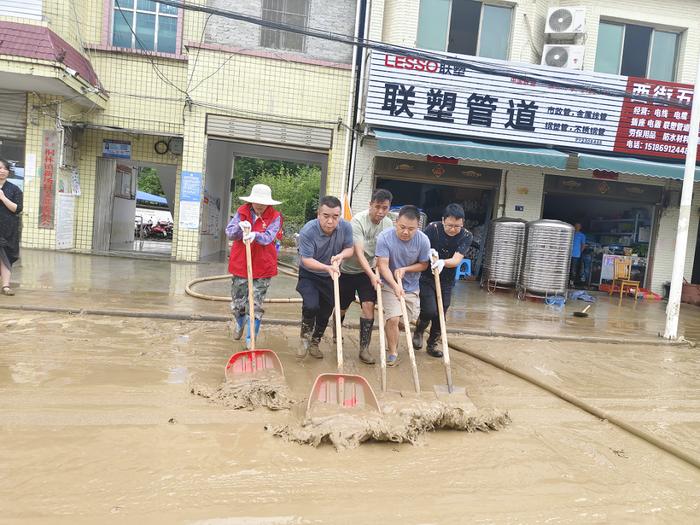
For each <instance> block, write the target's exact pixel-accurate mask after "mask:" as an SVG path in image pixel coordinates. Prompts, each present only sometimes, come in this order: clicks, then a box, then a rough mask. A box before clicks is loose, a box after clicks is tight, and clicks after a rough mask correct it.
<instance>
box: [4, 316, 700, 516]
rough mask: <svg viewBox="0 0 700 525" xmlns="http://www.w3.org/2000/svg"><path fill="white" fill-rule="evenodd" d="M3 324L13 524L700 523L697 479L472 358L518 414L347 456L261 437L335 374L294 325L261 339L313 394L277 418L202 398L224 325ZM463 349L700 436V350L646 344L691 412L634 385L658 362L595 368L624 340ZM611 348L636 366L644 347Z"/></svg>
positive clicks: (497, 402) (475, 390)
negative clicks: (303, 353) (489, 425)
mask: <svg viewBox="0 0 700 525" xmlns="http://www.w3.org/2000/svg"><path fill="white" fill-rule="evenodd" d="M0 331H1V332H2V350H1V351H0V515H1V516H2V521H3V523H66V524H67V523H70V524H76V523H77V524H81V523H109V522H115V523H116V522H120V523H122V522H129V523H198V524H215V525H219V524H222V525H223V524H234V525H238V524H243V523H253V524H265V525H268V524H301V523H389V524H391V523H402V524H428V523H458V522H463V523H505V524H511V523H513V524H514V523H576V524H578V523H692V522H694V521H696V520H697V516H698V515H699V510H700V509H698V506H699V503H698V502H699V501H700V471H698V470H697V469H694V468H692V467H690V466H688V465H687V464H686V463H683V462H681V461H679V460H677V459H675V458H673V457H671V456H669V455H668V454H666V453H665V452H662V451H660V450H658V449H656V448H655V447H653V446H651V445H649V444H647V443H646V442H643V441H641V440H639V439H637V438H635V437H632V436H630V435H629V434H627V433H625V432H623V431H621V430H619V429H618V428H616V427H615V426H613V425H611V424H609V423H607V422H605V421H600V420H597V419H596V418H594V417H592V416H590V415H588V414H586V413H584V412H582V411H580V410H578V409H576V408H574V407H572V406H571V405H568V404H566V403H565V402H563V401H561V400H559V399H557V398H555V397H553V396H552V395H550V394H547V393H546V392H544V391H542V390H540V389H538V388H536V387H534V386H532V385H530V384H528V383H525V382H523V381H521V380H519V379H517V378H515V377H513V376H511V375H508V374H506V373H503V372H501V371H498V370H496V369H494V368H493V367H491V366H489V365H486V364H483V363H481V362H480V361H477V360H475V359H472V358H469V357H467V356H464V355H461V354H457V353H454V354H453V356H452V360H453V373H454V380H455V384H456V385H459V386H466V388H467V391H468V392H469V396H470V399H471V400H472V401H473V402H474V404H475V405H476V406H477V407H478V408H479V409H485V408H489V407H497V408H500V409H503V410H507V411H508V413H509V414H510V417H511V419H512V423H511V424H510V425H508V426H507V427H506V428H504V429H503V430H500V431H498V432H489V433H484V432H475V433H466V432H457V431H440V432H435V433H428V434H425V435H424V436H423V437H422V438H421V439H420V441H419V443H418V444H417V445H411V444H394V443H365V444H362V445H361V446H360V447H358V448H356V449H352V450H347V451H344V452H337V451H336V450H335V449H334V448H333V447H332V446H330V445H322V446H320V447H318V448H314V447H311V446H308V445H299V444H297V443H292V442H287V441H285V440H283V439H280V438H277V437H275V436H273V435H272V434H271V433H270V432H267V431H266V430H265V426H266V425H284V424H293V423H296V422H298V421H299V418H301V417H302V415H303V408H302V406H303V401H304V400H305V399H306V397H307V396H308V393H309V390H310V388H311V384H312V382H313V379H314V378H315V377H316V375H318V374H319V373H321V372H328V371H334V370H335V358H334V357H333V355H334V354H333V352H334V347H332V345H331V343H330V341H324V342H323V344H322V348H323V350H324V352H325V358H324V359H323V360H316V359H312V358H309V357H307V358H306V359H305V360H304V361H302V362H297V360H296V358H295V357H294V354H295V347H296V338H295V336H296V330H294V329H291V328H280V327H272V326H269V325H267V326H266V325H263V328H262V332H261V335H262V337H261V338H260V341H259V345H260V347H262V348H270V349H273V350H275V351H276V352H278V354H279V356H280V359H281V360H282V363H283V365H284V368H285V373H286V379H287V384H288V386H289V389H290V391H291V393H292V395H293V396H294V398H295V399H298V400H300V401H301V403H300V404H299V405H297V406H295V407H294V408H293V409H292V410H290V411H275V412H272V411H269V410H265V409H257V410H255V411H248V410H232V409H229V408H226V407H225V406H222V405H221V404H217V403H212V402H210V401H209V400H207V399H205V398H202V397H199V396H194V395H192V394H191V393H190V388H189V385H191V384H192V383H193V382H196V383H198V384H204V385H209V386H210V387H211V388H215V387H216V386H217V385H219V384H221V382H222V381H223V379H224V366H225V364H226V362H227V360H228V358H229V356H230V354H232V353H233V352H234V351H236V350H239V349H240V344H239V343H233V342H231V341H229V340H228V339H227V336H226V329H225V326H224V324H223V323H204V322H178V321H162V320H144V319H122V318H108V317H89V316H67V315H54V314H46V313H26V312H11V311H3V312H0ZM329 333H330V330H329ZM461 342H462V343H465V342H466V343H468V344H470V345H474V347H478V348H483V350H484V351H485V352H489V353H493V354H498V353H500V355H501V356H502V357H503V358H504V359H508V360H512V361H513V362H514V363H516V364H522V365H523V366H526V367H529V368H533V369H535V370H540V373H541V374H543V375H544V376H545V377H546V378H549V379H550V380H552V381H553V382H555V384H557V386H559V387H562V388H564V387H568V386H569V385H571V387H572V389H574V390H575V391H577V392H575V393H578V394H580V395H583V394H590V395H589V398H595V399H598V400H600V401H601V402H607V401H609V400H615V401H616V402H618V403H619V404H620V405H624V404H628V403H629V404H631V406H632V412H631V413H632V414H636V416H635V417H641V415H642V414H643V415H644V417H645V418H646V420H647V422H649V421H650V420H652V419H654V413H655V412H656V413H660V414H662V415H661V416H660V417H659V418H658V421H659V423H658V424H659V425H661V426H663V425H664V421H668V422H669V423H668V424H667V425H665V426H664V429H665V430H664V431H665V432H667V433H668V434H669V436H670V437H672V438H673V439H674V440H675V443H676V444H677V445H679V446H686V447H689V449H692V448H693V447H694V446H697V436H696V435H695V434H694V431H695V427H694V426H693V424H692V421H691V424H690V425H685V426H684V425H683V424H682V422H683V421H684V420H685V419H686V418H689V417H690V418H694V417H695V416H696V415H697V408H695V409H694V411H693V410H691V408H690V406H689V405H690V403H691V402H695V401H696V399H697V398H696V397H693V396H697V391H694V392H692V391H689V392H688V393H687V396H686V394H684V393H683V392H681V391H680V389H681V388H688V389H690V390H692V389H693V388H694V385H696V383H694V382H693V381H692V380H691V379H690V378H686V377H685V376H684V375H683V370H684V369H683V366H682V362H683V361H685V362H688V363H689V364H688V366H689V370H690V371H693V373H694V371H696V369H695V368H693V367H694V366H697V360H696V358H694V357H693V355H692V354H675V353H673V352H676V351H677V350H673V349H670V348H669V349H664V350H656V347H645V348H644V349H643V351H644V352H662V351H663V352H671V354H669V353H667V354H665V358H666V359H674V360H675V361H673V362H672V363H671V362H670V361H664V360H663V359H664V358H659V359H660V362H661V363H666V365H667V366H668V367H669V368H670V370H671V371H672V372H673V373H674V374H676V375H677V377H675V378H674V379H673V381H671V379H669V384H668V385H666V386H667V387H668V390H672V391H673V392H675V395H676V396H677V397H680V398H682V399H686V400H687V402H688V403H687V404H684V403H681V402H679V403H675V402H671V401H670V397H671V396H672V394H671V393H670V392H665V393H664V394H663V395H661V392H662V390H663V386H664V385H659V386H656V385H657V384H656V383H655V384H654V385H655V386H654V387H653V388H654V390H653V391H652V392H651V394H649V393H648V392H645V388H644V385H640V384H638V382H639V381H640V379H644V378H650V377H653V376H654V375H655V374H657V375H658V369H657V370H656V372H655V371H654V370H653V369H649V368H650V367H654V366H656V365H658V362H657V361H655V360H653V359H651V358H646V359H641V362H638V361H634V364H630V365H629V366H627V367H626V368H623V369H621V370H619V371H618V372H617V373H615V370H614V366H613V364H612V363H610V362H608V363H607V364H605V366H602V367H601V366H598V364H597V363H596V362H595V360H596V359H602V358H603V357H604V356H605V355H606V352H608V353H609V352H610V349H609V348H607V349H606V348H600V349H598V348H597V347H596V348H593V347H591V345H588V346H584V345H580V349H579V348H578V347H576V345H574V346H573V347H571V345H568V344H566V343H559V344H555V343H548V342H542V341H539V342H538V341H518V342H517V344H514V343H513V342H512V341H510V340H506V339H480V338H469V339H462V340H461ZM374 345H376V337H375V341H374ZM345 346H346V354H345V355H346V363H347V366H346V372H348V373H361V374H363V375H365V376H366V377H367V378H368V380H369V381H370V383H371V384H372V385H373V387H374V388H375V389H377V388H378V384H379V372H378V369H377V368H376V367H367V366H365V365H362V364H360V362H359V360H358V359H357V351H356V349H357V336H356V334H354V333H351V332H350V333H347V334H346V335H345ZM603 346H606V345H603ZM607 346H609V347H614V348H615V349H616V350H615V351H616V352H617V353H618V354H619V357H620V360H619V362H622V363H624V362H625V361H624V360H623V359H622V357H624V356H625V355H627V356H628V357H630V356H634V355H635V352H637V350H636V349H633V348H627V347H625V345H607ZM589 347H590V348H591V349H590V350H587V351H584V349H585V348H589ZM570 348H573V350H577V349H578V350H580V351H578V352H574V351H570V350H569V349H570ZM547 349H549V351H547ZM678 351H684V350H678ZM375 353H376V347H375ZM695 355H697V354H695ZM417 358H418V365H419V369H420V375H421V382H422V388H423V391H424V394H423V395H424V396H426V395H429V391H430V390H431V389H432V386H433V385H434V384H441V383H444V381H445V379H444V374H443V371H442V367H441V366H440V362H439V361H437V360H434V359H432V358H430V357H427V356H426V355H425V353H419V355H418V356H417ZM679 361H681V362H679ZM671 365H673V366H671ZM645 367H646V368H645ZM696 377H697V375H696ZM388 378H389V388H390V389H392V390H396V391H404V392H410V390H411V389H412V383H411V374H410V369H409V366H408V360H404V361H403V362H402V364H401V365H400V366H399V367H398V368H396V369H390V370H389V371H388ZM627 387H629V388H627ZM646 390H648V388H647V389H646ZM623 391H624V393H620V392H623ZM596 392H598V393H600V395H598V396H597V397H596V396H595V395H593V394H595V393H596ZM616 392H617V393H618V395H615V393H616ZM684 396H685V397H684ZM696 406H697V403H696ZM673 414H677V415H675V416H674V415H673ZM664 418H666V419H664ZM649 425H650V426H653V425H652V424H651V423H649ZM693 439H695V441H694V442H693Z"/></svg>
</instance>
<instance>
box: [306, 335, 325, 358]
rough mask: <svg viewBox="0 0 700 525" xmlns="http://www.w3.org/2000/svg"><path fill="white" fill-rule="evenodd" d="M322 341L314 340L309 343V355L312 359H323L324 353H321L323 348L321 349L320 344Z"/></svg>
mask: <svg viewBox="0 0 700 525" xmlns="http://www.w3.org/2000/svg"><path fill="white" fill-rule="evenodd" d="M320 342H321V341H319V340H317V339H312V340H311V341H310V342H309V355H310V356H311V357H315V358H316V359H323V352H321V348H319V346H318V345H319V343H320Z"/></svg>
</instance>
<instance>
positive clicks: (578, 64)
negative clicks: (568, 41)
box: [542, 44, 586, 69]
mask: <svg viewBox="0 0 700 525" xmlns="http://www.w3.org/2000/svg"><path fill="white" fill-rule="evenodd" d="M585 49H586V47H585V46H573V45H563V44H561V45H559V44H556V45H554V44H550V45H546V46H544V48H543V49H542V65H543V66H550V67H561V68H565V69H583V54H584V51H585Z"/></svg>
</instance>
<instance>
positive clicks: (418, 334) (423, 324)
mask: <svg viewBox="0 0 700 525" xmlns="http://www.w3.org/2000/svg"><path fill="white" fill-rule="evenodd" d="M428 324H430V321H426V320H425V319H421V318H420V317H419V318H418V321H417V322H416V329H415V330H414V331H413V349H414V350H420V349H421V348H423V332H425V329H426V328H428Z"/></svg>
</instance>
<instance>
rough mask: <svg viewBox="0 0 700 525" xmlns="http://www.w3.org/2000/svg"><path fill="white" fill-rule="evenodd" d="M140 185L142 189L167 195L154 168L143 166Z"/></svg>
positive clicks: (139, 180) (139, 179)
mask: <svg viewBox="0 0 700 525" xmlns="http://www.w3.org/2000/svg"><path fill="white" fill-rule="evenodd" d="M138 187H139V190H140V191H145V192H146V193H151V194H153V195H160V196H161V197H165V192H164V191H163V186H161V184H160V179H159V178H158V173H157V172H156V170H154V169H153V168H141V170H140V171H139V178H138Z"/></svg>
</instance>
